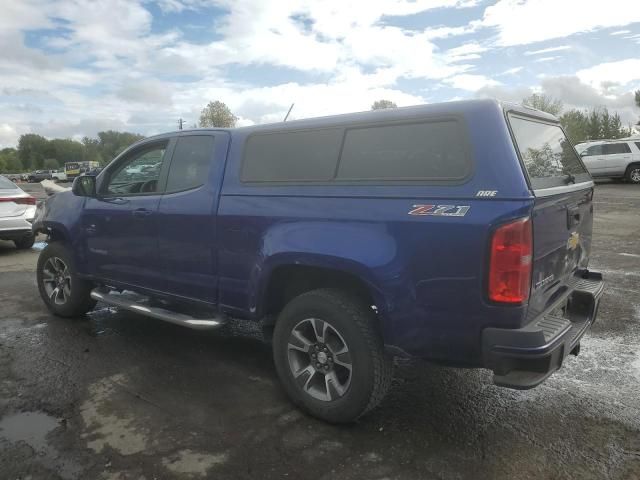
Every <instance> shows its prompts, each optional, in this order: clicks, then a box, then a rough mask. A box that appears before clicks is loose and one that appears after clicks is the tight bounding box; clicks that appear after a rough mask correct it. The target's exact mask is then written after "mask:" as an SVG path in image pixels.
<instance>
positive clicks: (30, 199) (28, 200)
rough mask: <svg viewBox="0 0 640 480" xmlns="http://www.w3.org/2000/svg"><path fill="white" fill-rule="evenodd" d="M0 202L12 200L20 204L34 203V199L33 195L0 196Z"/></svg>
mask: <svg viewBox="0 0 640 480" xmlns="http://www.w3.org/2000/svg"><path fill="white" fill-rule="evenodd" d="M0 202H13V203H17V204H20V205H35V204H36V199H35V197H31V196H29V197H18V198H15V197H0Z"/></svg>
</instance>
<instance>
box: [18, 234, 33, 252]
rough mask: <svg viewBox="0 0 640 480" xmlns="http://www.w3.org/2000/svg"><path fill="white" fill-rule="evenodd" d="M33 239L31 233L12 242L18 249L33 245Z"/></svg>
mask: <svg viewBox="0 0 640 480" xmlns="http://www.w3.org/2000/svg"><path fill="white" fill-rule="evenodd" d="M35 241H36V237H35V236H34V235H33V234H29V235H26V236H24V237H22V238H20V239H19V240H14V241H13V243H15V245H16V248H17V249H18V250H26V249H27V248H31V247H33V244H34V243H35Z"/></svg>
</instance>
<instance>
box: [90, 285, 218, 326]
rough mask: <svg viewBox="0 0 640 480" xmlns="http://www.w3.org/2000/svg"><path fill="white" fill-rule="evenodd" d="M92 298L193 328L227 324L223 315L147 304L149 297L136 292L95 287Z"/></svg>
mask: <svg viewBox="0 0 640 480" xmlns="http://www.w3.org/2000/svg"><path fill="white" fill-rule="evenodd" d="M91 298H93V299H94V300H97V301H99V302H103V303H106V304H108V305H113V306H115V307H120V308H123V309H125V310H129V311H131V312H136V313H139V314H141V315H145V316H147V317H153V318H157V319H158V320H163V321H165V322H169V323H174V324H176V325H182V326H183V327H188V328H191V329H193V330H212V329H215V328H219V327H222V326H223V325H224V324H225V319H224V318H223V317H214V318H195V317H192V316H190V315H185V314H184V313H178V312H174V311H171V310H167V309H165V308H160V307H151V306H149V305H147V304H146V303H147V298H146V297H143V296H141V295H137V294H134V293H124V292H123V293H118V292H114V291H105V290H102V289H98V288H95V289H93V290H92V291H91Z"/></svg>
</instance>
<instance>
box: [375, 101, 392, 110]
mask: <svg viewBox="0 0 640 480" xmlns="http://www.w3.org/2000/svg"><path fill="white" fill-rule="evenodd" d="M385 108H398V105H396V104H395V103H394V102H392V101H391V100H385V99H382V100H376V101H375V102H373V105H371V110H384V109H385Z"/></svg>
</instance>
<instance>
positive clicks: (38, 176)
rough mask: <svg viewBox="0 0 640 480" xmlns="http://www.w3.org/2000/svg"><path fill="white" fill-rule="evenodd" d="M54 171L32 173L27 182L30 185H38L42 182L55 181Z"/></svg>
mask: <svg viewBox="0 0 640 480" xmlns="http://www.w3.org/2000/svg"><path fill="white" fill-rule="evenodd" d="M53 172H54V170H36V171H35V172H31V173H30V174H29V177H28V178H27V181H28V182H29V183H37V182H41V181H42V180H52V179H53Z"/></svg>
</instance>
